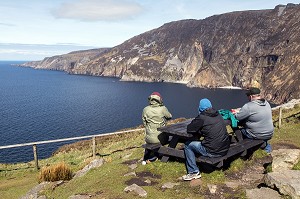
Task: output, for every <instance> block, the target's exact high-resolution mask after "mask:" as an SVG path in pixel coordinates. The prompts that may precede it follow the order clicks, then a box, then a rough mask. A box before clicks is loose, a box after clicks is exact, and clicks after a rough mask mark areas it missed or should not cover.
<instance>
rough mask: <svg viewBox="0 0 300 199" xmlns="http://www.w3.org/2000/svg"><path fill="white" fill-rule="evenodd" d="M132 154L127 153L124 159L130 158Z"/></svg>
mask: <svg viewBox="0 0 300 199" xmlns="http://www.w3.org/2000/svg"><path fill="white" fill-rule="evenodd" d="M130 156H132V153H130V154H127V155H125V156H124V157H122V159H123V160H126V159H128V158H130Z"/></svg>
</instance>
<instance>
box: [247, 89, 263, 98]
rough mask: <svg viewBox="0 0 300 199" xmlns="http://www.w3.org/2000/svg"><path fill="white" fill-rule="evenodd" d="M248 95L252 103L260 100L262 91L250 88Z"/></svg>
mask: <svg viewBox="0 0 300 199" xmlns="http://www.w3.org/2000/svg"><path fill="white" fill-rule="evenodd" d="M246 95H247V97H248V99H249V101H252V100H255V99H260V89H259V88H256V87H250V88H249V89H248V90H247V92H246Z"/></svg>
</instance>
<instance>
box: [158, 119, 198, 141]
mask: <svg viewBox="0 0 300 199" xmlns="http://www.w3.org/2000/svg"><path fill="white" fill-rule="evenodd" d="M192 120H193V119H187V120H185V121H183V122H178V123H175V124H171V125H167V126H163V127H160V128H158V130H159V131H161V132H164V133H167V134H172V135H179V136H182V137H193V134H189V133H187V132H186V127H187V125H188V124H189V123H191V121H192Z"/></svg>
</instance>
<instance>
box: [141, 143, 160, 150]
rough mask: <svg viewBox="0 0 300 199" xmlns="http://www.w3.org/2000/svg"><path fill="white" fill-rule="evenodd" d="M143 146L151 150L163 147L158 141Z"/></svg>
mask: <svg viewBox="0 0 300 199" xmlns="http://www.w3.org/2000/svg"><path fill="white" fill-rule="evenodd" d="M142 147H143V148H144V149H150V150H155V149H158V148H160V147H161V144H160V143H156V144H143V145H142Z"/></svg>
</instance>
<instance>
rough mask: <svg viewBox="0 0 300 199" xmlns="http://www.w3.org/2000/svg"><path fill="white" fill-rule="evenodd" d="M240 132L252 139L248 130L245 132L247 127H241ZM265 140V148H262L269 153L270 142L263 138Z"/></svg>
mask: <svg viewBox="0 0 300 199" xmlns="http://www.w3.org/2000/svg"><path fill="white" fill-rule="evenodd" d="M241 132H242V134H243V135H244V136H246V137H247V138H249V139H254V138H253V137H252V136H251V135H250V134H249V133H248V132H247V129H241ZM264 141H265V144H266V146H265V148H264V150H265V151H266V152H267V153H271V151H272V146H271V144H270V143H268V141H269V140H264Z"/></svg>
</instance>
